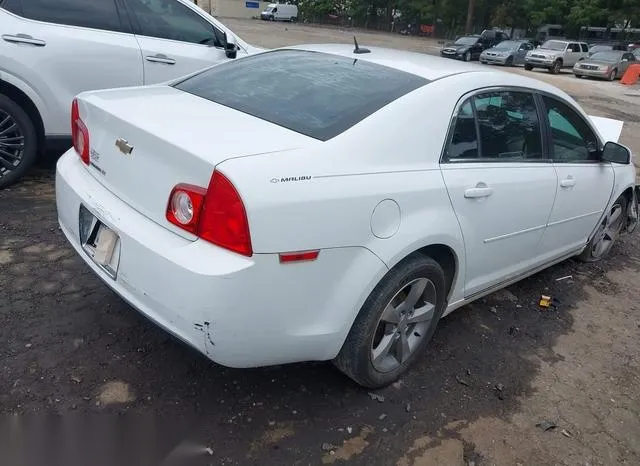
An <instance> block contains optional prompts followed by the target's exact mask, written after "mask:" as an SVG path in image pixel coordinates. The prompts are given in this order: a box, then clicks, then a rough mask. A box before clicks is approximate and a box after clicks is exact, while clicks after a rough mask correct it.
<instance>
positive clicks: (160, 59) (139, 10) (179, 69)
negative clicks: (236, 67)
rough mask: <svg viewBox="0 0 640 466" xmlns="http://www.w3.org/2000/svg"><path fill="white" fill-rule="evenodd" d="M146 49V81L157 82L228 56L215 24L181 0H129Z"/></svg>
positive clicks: (141, 43) (135, 25) (129, 5)
mask: <svg viewBox="0 0 640 466" xmlns="http://www.w3.org/2000/svg"><path fill="white" fill-rule="evenodd" d="M126 6H127V10H128V11H129V13H130V15H131V17H132V19H133V27H134V30H135V33H136V38H137V39H138V43H139V44H140V49H141V50H142V55H143V63H144V82H145V84H156V83H160V82H164V81H169V80H171V79H175V78H178V77H180V76H184V75H187V74H189V73H192V72H194V71H198V70H201V69H203V68H206V67H209V66H211V65H214V64H216V63H218V62H220V61H226V60H228V58H227V57H226V55H225V51H224V49H223V48H222V44H220V43H219V42H218V41H217V39H216V35H215V32H214V31H215V29H214V25H213V24H212V23H211V22H209V21H207V20H206V19H205V18H204V17H203V16H202V15H200V14H199V13H198V12H197V11H196V10H194V9H192V8H190V7H188V6H187V5H185V4H183V3H181V2H179V1H177V0H126Z"/></svg>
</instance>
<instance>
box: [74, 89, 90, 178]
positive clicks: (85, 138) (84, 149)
mask: <svg viewBox="0 0 640 466" xmlns="http://www.w3.org/2000/svg"><path fill="white" fill-rule="evenodd" d="M71 138H72V139H73V148H74V149H75V150H76V152H77V153H78V155H79V156H80V158H81V159H82V161H83V162H84V163H85V164H87V165H89V130H88V129H87V127H86V125H85V124H84V122H83V121H82V120H81V119H80V111H79V110H78V100H77V99H73V103H72V104H71Z"/></svg>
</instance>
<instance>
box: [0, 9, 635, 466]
mask: <svg viewBox="0 0 640 466" xmlns="http://www.w3.org/2000/svg"><path fill="white" fill-rule="evenodd" d="M225 22H226V23H228V25H229V26H230V27H231V28H233V29H234V30H236V31H237V32H238V33H240V34H241V35H242V36H243V37H244V38H245V39H246V40H248V41H250V42H253V43H255V44H257V45H262V46H265V47H273V46H278V45H285V44H291V43H300V42H327V41H349V40H351V35H352V33H351V32H348V31H341V30H337V29H323V28H317V27H309V26H301V25H281V24H272V23H260V22H251V21H238V20H235V21H232V20H225ZM358 38H359V42H360V44H361V45H363V46H364V45H365V44H368V45H387V46H390V47H397V48H408V49H412V50H418V51H423V52H427V53H429V52H431V53H433V52H434V50H435V51H436V52H437V44H434V43H433V42H428V41H423V40H420V39H415V38H403V37H399V36H388V35H384V34H364V33H360V32H358ZM434 47H435V49H434ZM479 66H480V65H479ZM512 71H513V72H517V73H525V72H524V71H523V70H512ZM536 76H537V77H539V78H541V79H545V80H550V81H551V82H553V83H554V84H557V85H558V86H560V87H562V88H563V89H565V90H566V91H568V92H569V93H570V94H571V95H573V96H574V97H575V98H576V99H578V100H579V101H580V102H581V103H582V104H583V105H584V106H585V108H586V109H587V110H588V111H589V112H592V113H593V114H597V115H601V116H610V117H614V118H619V119H624V120H625V121H626V124H625V129H624V132H623V137H622V141H623V142H624V143H626V144H628V145H629V146H630V147H631V148H632V149H633V150H635V151H636V152H640V131H639V129H640V128H639V124H640V111H639V110H638V109H639V107H638V103H639V102H640V97H639V96H640V92H639V90H638V88H636V89H633V88H632V89H629V88H624V87H623V86H621V85H620V84H618V83H601V82H596V81H586V80H578V79H576V78H574V77H573V76H571V75H560V76H551V75H548V74H546V73H543V72H539V73H536ZM637 239H638V237H637V235H633V236H626V237H624V238H623V239H622V241H621V242H620V243H619V244H618V245H617V246H616V247H615V249H614V251H613V252H612V254H611V256H610V257H609V258H607V259H606V260H605V261H603V262H601V263H599V264H590V265H585V264H582V263H579V262H576V261H573V260H570V261H567V262H565V263H563V264H560V265H558V266H555V267H553V268H550V269H548V270H546V271H544V272H542V273H539V274H537V275H536V276H534V277H531V278H529V279H527V280H524V281H522V282H520V283H518V284H516V285H514V286H511V287H509V289H508V290H504V291H501V292H498V293H496V294H493V295H491V296H488V297H487V298H485V299H484V300H482V301H479V302H477V303H475V304H473V305H470V306H467V307H465V308H463V309H461V310H459V311H457V312H455V313H453V314H452V315H450V316H449V317H447V318H445V319H444V320H443V321H442V322H441V324H440V327H439V330H438V331H437V333H436V336H435V337H434V340H433V341H432V343H431V345H430V351H429V354H428V355H427V356H425V358H424V360H423V361H422V362H421V363H420V364H418V367H416V368H415V369H414V370H413V371H411V373H410V374H408V375H407V376H406V377H404V378H403V379H402V381H401V382H399V383H396V384H394V385H393V386H391V387H388V388H386V389H384V390H380V391H377V392H376V393H374V394H372V393H369V392H368V391H366V390H362V389H360V388H358V387H356V386H354V384H352V383H351V382H349V381H348V380H347V379H346V378H345V377H343V376H342V375H341V374H340V373H338V372H337V371H336V370H334V369H333V368H332V366H331V365H330V364H325V363H309V364H299V365H291V366H282V367H272V368H263V369H255V370H232V369H227V368H223V367H220V366H217V365H215V364H213V363H211V362H210V361H209V360H207V359H206V358H205V357H204V356H201V355H199V354H198V353H196V352H195V351H194V350H192V349H190V348H188V347H186V346H185V345H183V344H182V343H180V342H178V341H177V340H175V339H174V338H172V337H170V336H168V335H167V334H166V333H165V332H163V331H162V330H160V329H158V328H157V327H155V326H154V325H153V324H151V323H150V322H149V321H147V320H146V319H145V318H144V317H142V316H141V315H139V314H138V313H137V312H135V311H134V310H133V309H132V308H130V307H129V306H128V305H127V304H125V303H124V302H123V301H122V300H121V299H120V298H118V297H117V296H116V295H115V294H113V293H112V292H111V291H109V290H108V289H107V288H106V287H105V286H104V285H103V284H102V282H100V281H99V280H98V279H97V278H96V277H95V276H94V275H93V274H92V273H90V271H89V269H88V267H86V266H85V265H84V263H83V262H82V261H81V260H80V259H79V258H78V257H77V256H76V255H75V253H74V252H73V251H72V250H71V248H70V247H69V246H68V245H67V244H66V240H65V239H64V237H63V235H62V233H61V232H60V231H59V229H58V226H57V219H56V209H55V198H54V173H53V170H52V168H51V167H50V166H46V164H45V166H43V167H41V168H39V169H38V170H36V171H34V173H33V174H32V175H31V176H29V177H28V178H27V180H25V181H24V182H22V183H20V184H18V185H16V186H14V187H12V188H10V189H7V190H4V191H1V192H0V284H1V285H0V342H2V344H0V412H2V413H3V414H9V413H31V414H32V413H50V412H53V413H59V414H64V415H65V416H63V417H62V419H64V420H65V422H64V423H61V422H58V423H57V424H56V425H55V428H53V427H52V428H51V432H54V431H55V432H56V434H55V436H53V437H51V438H49V439H48V440H49V441H50V442H53V440H52V439H53V438H55V439H56V441H59V443H56V444H53V446H52V447H50V448H51V449H56V448H57V449H59V448H61V447H60V445H62V444H65V445H67V447H66V448H65V451H66V454H67V455H70V452H74V454H75V455H76V456H80V457H81V458H82V461H79V462H77V464H93V465H96V464H119V465H124V464H136V465H137V466H140V465H146V464H160V461H161V459H162V458H165V457H167V455H170V457H169V458H168V459H166V460H165V462H164V463H162V464H163V465H169V464H171V465H174V464H190V465H192V464H193V465H200V464H202V465H208V464H216V465H217V464H242V465H244V464H260V465H267V464H269V465H271V464H273V465H289V464H296V465H298V464H299V465H307V464H313V465H315V464H337V465H339V464H345V463H349V464H354V465H360V464H362V465H374V464H375V465H397V466H425V465H447V466H449V465H451V466H456V465H471V464H474V465H476V466H477V465H518V464H520V465H523V466H524V465H543V464H545V465H546V464H555V465H619V464H629V465H637V464H640V391H639V390H638V387H640V315H639V311H640V288H639V287H638V283H640V247H639V246H638V241H637ZM565 277H568V278H565ZM559 279H561V280H559ZM542 293H544V294H549V295H552V296H553V297H555V298H556V299H557V308H556V309H551V310H541V309H540V308H539V307H538V306H537V300H538V298H539V297H540V295H541V294H542ZM372 395H375V396H372ZM30 419H32V420H33V419H34V418H33V416H32V417H30ZM32 422H33V421H32ZM544 422H549V423H553V424H548V425H547V426H550V425H555V427H553V428H550V429H549V430H546V431H544V430H543V429H542V428H541V427H540V426H537V424H540V423H544ZM91 426H93V428H91ZM96 426H98V428H96ZM15 428H16V427H15V425H14V429H15ZM25 430H27V429H26V428H25ZM78 432H81V433H82V434H83V435H80V436H79V435H77V434H78ZM14 433H15V430H14ZM74 433H75V434H76V435H72V434H74ZM25 435H26V438H22V439H21V440H20V441H15V438H17V437H11V438H12V439H14V440H12V441H9V442H7V438H8V437H6V436H0V452H4V453H2V455H3V456H2V458H4V459H7V458H13V456H12V453H11V451H13V452H15V451H17V450H19V449H20V445H30V446H31V450H32V452H31V453H33V454H36V453H34V451H35V452H40V451H41V449H40V448H38V445H39V444H38V443H37V441H36V443H29V440H32V437H29V435H27V434H25ZM30 435H35V434H30ZM52 435H53V434H52ZM33 438H35V437H33ZM79 439H81V440H79ZM20 442H23V443H20ZM12 449H13V450H12ZM134 450H135V451H134ZM48 451H49V450H46V449H42V452H44V453H45V454H46V453H47V452H48ZM36 456H37V454H36ZM44 458H45V460H43V462H40V463H37V462H32V463H31V464H49V463H48V462H47V461H46V456H45V457H44ZM114 458H116V459H114ZM133 458H136V459H135V460H133ZM127 460H128V461H127ZM0 462H2V463H4V464H10V465H12V464H17V463H13V462H12V461H8V462H5V461H2V460H0ZM60 464H76V463H75V462H70V461H67V462H64V461H62V462H61V463H60Z"/></svg>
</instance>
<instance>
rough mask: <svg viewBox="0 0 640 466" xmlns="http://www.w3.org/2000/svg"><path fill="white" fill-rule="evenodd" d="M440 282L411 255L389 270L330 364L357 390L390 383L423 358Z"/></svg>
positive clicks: (441, 299)
mask: <svg viewBox="0 0 640 466" xmlns="http://www.w3.org/2000/svg"><path fill="white" fill-rule="evenodd" d="M445 295H446V288H445V276H444V272H443V271H442V268H441V267H440V265H439V264H438V263H437V262H436V261H434V260H433V259H431V258H430V257H427V256H423V255H416V256H413V257H410V258H408V259H405V260H404V261H403V262H401V263H400V264H398V265H397V266H396V267H394V268H393V269H391V270H390V271H389V272H388V273H387V275H386V276H385V277H384V278H383V279H382V280H381V281H380V283H378V285H377V286H376V287H375V288H374V290H373V291H372V292H371V294H370V295H369V297H368V298H367V300H366V301H365V303H364V305H363V306H362V309H360V313H359V314H358V316H357V317H356V320H355V322H354V323H353V326H352V327H351V330H350V331H349V335H348V336H347V339H346V340H345V342H344V345H343V346H342V349H341V350H340V353H339V354H338V356H337V357H336V359H335V360H334V364H335V365H336V366H337V367H338V368H339V369H340V370H341V371H342V372H344V373H345V374H346V375H348V376H349V377H351V378H352V379H353V380H354V381H356V382H357V383H359V384H360V385H362V386H365V387H368V388H379V387H383V386H386V385H389V384H390V383H392V382H395V381H396V380H397V379H398V378H399V377H400V376H401V375H402V374H403V373H404V372H406V371H407V369H409V367H411V366H412V365H413V364H414V363H415V362H417V361H418V359H419V358H420V357H421V356H422V354H423V353H424V350H425V349H426V346H427V343H429V340H431V337H432V336H433V333H434V332H435V330H436V326H437V325H438V321H439V320H440V317H441V316H442V313H443V311H444V309H445V307H446V296H445Z"/></svg>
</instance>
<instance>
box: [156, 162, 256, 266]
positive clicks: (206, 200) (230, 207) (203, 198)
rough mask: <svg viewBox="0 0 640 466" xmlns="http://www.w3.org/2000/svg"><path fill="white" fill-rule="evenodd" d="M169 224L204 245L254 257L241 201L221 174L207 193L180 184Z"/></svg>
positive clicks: (173, 193) (174, 192)
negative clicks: (210, 244) (200, 240)
mask: <svg viewBox="0 0 640 466" xmlns="http://www.w3.org/2000/svg"><path fill="white" fill-rule="evenodd" d="M166 217H167V220H169V222H171V223H173V224H174V225H177V226H179V227H180V228H182V229H184V230H186V231H189V232H191V233H193V234H195V235H196V236H198V237H200V238H202V239H203V240H205V241H209V242H210V243H213V244H216V245H218V246H220V247H223V248H225V249H228V250H230V251H233V252H236V253H238V254H242V255H244V256H248V257H251V256H252V255H253V250H252V247H251V235H250V233H249V222H248V220H247V212H246V210H245V208H244V203H243V202H242V198H241V197H240V195H239V194H238V191H237V190H236V188H235V187H234V186H233V184H232V183H231V181H229V180H228V179H227V177H225V176H224V175H223V174H222V173H220V172H219V171H214V172H213V175H212V176H211V180H210V181H209V187H208V188H207V189H204V188H201V187H199V186H193V185H189V184H179V185H177V186H176V187H175V188H173V190H172V191H171V195H170V196H169V203H168V205H167V214H166Z"/></svg>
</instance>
